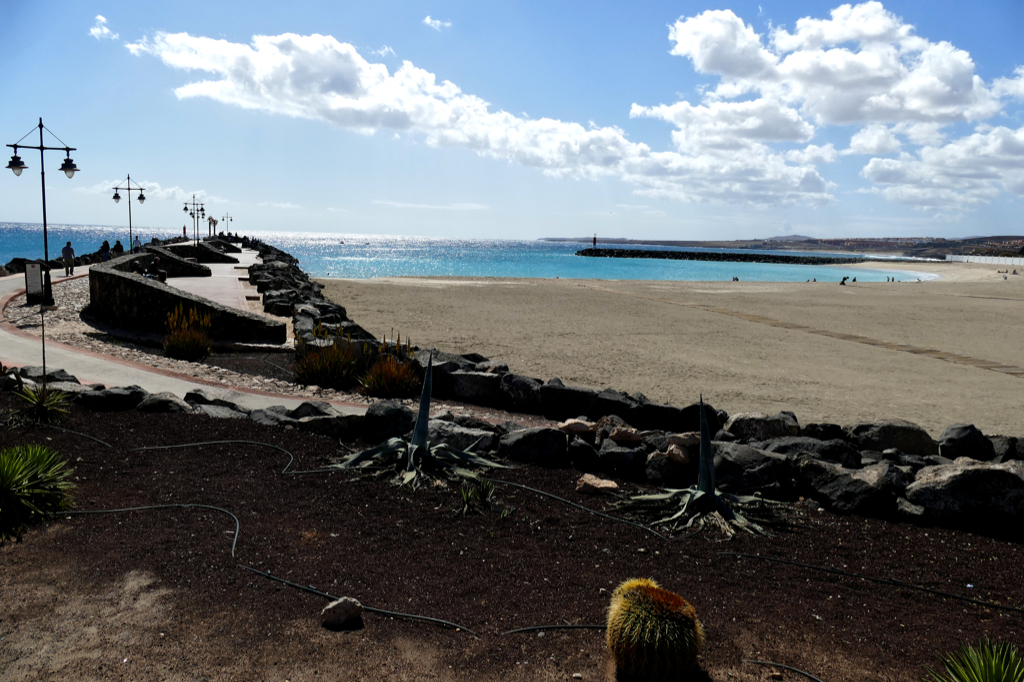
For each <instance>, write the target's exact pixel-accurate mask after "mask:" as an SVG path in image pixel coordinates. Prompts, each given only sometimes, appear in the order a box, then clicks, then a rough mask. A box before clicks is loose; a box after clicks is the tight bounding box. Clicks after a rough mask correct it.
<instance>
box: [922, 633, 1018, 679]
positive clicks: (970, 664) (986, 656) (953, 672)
mask: <svg viewBox="0 0 1024 682" xmlns="http://www.w3.org/2000/svg"><path fill="white" fill-rule="evenodd" d="M938 656H939V661H940V662H941V663H942V667H943V668H945V672H942V673H938V672H935V671H934V670H932V669H931V668H925V670H927V671H928V674H929V675H930V676H931V677H930V680H931V681H932V682H1024V660H1021V658H1020V657H1019V656H1018V654H1017V647H1015V646H1013V645H1012V644H1008V643H1003V644H993V643H992V642H990V641H989V640H988V639H987V638H983V639H982V640H981V641H980V642H979V643H978V646H977V647H973V646H967V645H966V644H961V645H960V648H959V649H958V650H957V651H953V652H950V653H948V654H941V653H940V654H939V655H938Z"/></svg>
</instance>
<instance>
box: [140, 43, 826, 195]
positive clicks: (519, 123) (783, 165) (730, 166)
mask: <svg viewBox="0 0 1024 682" xmlns="http://www.w3.org/2000/svg"><path fill="white" fill-rule="evenodd" d="M128 49H129V50H131V51H132V53H133V54H137V55H140V54H151V55H154V56H156V57H158V58H159V59H160V60H161V61H163V63H164V64H166V65H168V66H170V67H173V68H177V69H181V70H183V71H188V72H193V71H198V72H204V73H209V74H212V78H209V79H206V80H196V81H193V82H191V83H188V84H186V85H183V86H181V87H179V88H178V89H177V90H175V94H176V95H177V96H178V97H179V98H182V99H188V98H194V97H205V98H209V99H213V100H216V101H219V102H222V103H225V104H230V105H234V106H239V107H243V108H247V109H258V110H262V111H266V112H269V113H275V114H283V115H287V116H295V117H301V118H308V119H316V120H323V121H328V122H330V123H332V124H335V125H337V126H340V127H343V128H347V129H350V130H355V131H358V132H361V133H364V134H373V133H375V132H376V131H378V130H381V129H384V130H388V131H392V132H399V133H406V132H408V133H414V134H418V135H421V136H423V138H424V139H425V141H426V142H427V143H428V144H430V145H433V146H437V147H463V148H467V149H471V150H473V151H475V152H476V153H478V154H481V155H484V156H490V157H494V158H499V159H504V160H508V161H515V162H517V163H520V164H523V165H525V166H530V167H534V168H538V169H540V170H542V171H543V172H544V173H546V174H548V175H552V176H556V177H563V178H619V179H622V180H624V181H625V182H627V183H630V184H633V185H635V186H636V188H637V191H638V192H639V193H641V194H645V195H649V196H657V197H667V198H675V199H683V200H689V201H727V202H735V201H739V202H749V203H754V204H773V203H780V202H781V203H787V202H801V201H802V202H810V203H818V202H822V201H828V200H829V199H830V198H831V195H830V186H829V184H828V183H827V182H826V181H825V180H824V179H823V178H822V177H821V176H820V175H819V174H818V173H817V171H815V170H814V168H813V167H810V166H807V165H799V166H793V165H789V164H787V162H786V160H785V159H784V158H783V157H782V156H781V155H779V154H777V153H775V152H774V151H772V150H771V149H770V148H769V147H768V146H767V145H766V144H764V142H765V141H773V140H779V139H783V140H805V139H807V138H808V137H809V136H810V135H811V134H812V132H813V126H811V125H810V124H808V123H805V122H801V121H799V120H797V119H798V117H796V116H795V114H794V112H793V111H792V110H791V109H788V108H786V107H781V106H778V105H772V104H764V103H762V104H760V105H758V106H754V107H744V106H737V105H732V104H724V103H723V104H718V105H714V104H712V105H708V106H707V107H696V108H693V111H687V110H684V109H685V108H684V107H679V108H677V109H675V110H669V109H664V110H663V109H660V108H652V109H651V110H650V112H641V113H638V115H651V116H658V117H662V118H665V119H666V120H670V121H674V120H679V121H684V120H687V118H693V119H694V121H697V122H700V121H705V122H706V121H709V120H711V119H712V118H713V116H712V115H711V114H710V113H709V110H715V111H717V110H719V109H721V110H723V111H728V112H729V114H730V116H731V117H732V118H731V120H732V121H733V124H732V125H734V126H736V127H738V128H740V127H741V128H743V129H744V130H745V135H746V140H747V141H748V144H746V146H745V149H744V151H743V153H742V154H736V153H731V152H730V151H729V149H728V144H726V141H725V140H724V134H723V139H722V140H721V141H719V142H717V143H716V142H714V141H707V142H702V141H699V140H687V139H685V137H686V136H685V133H684V131H682V130H681V131H680V133H681V134H680V136H678V139H677V145H678V147H679V150H676V151H662V152H658V151H652V150H651V149H650V148H649V147H648V146H647V145H645V144H643V143H638V142H633V141H631V140H629V139H628V138H627V136H626V135H625V134H624V132H623V131H622V130H621V129H619V128H615V127H600V126H584V125H581V124H579V123H575V122H569V121H561V120H556V119H551V118H539V119H531V118H529V117H526V116H516V115H513V114H511V113H508V112H506V111H495V110H492V109H491V107H490V105H489V104H488V103H487V102H486V101H485V100H483V99H481V98H480V97H477V96H475V95H471V94H467V93H464V92H462V90H461V89H460V88H459V87H458V86H456V85H455V84H454V83H451V82H450V81H443V80H442V81H439V80H438V78H437V77H436V76H435V75H434V74H432V73H430V72H428V71H425V70H423V69H420V68H418V67H416V66H414V65H413V64H412V63H410V62H408V61H406V62H403V63H402V65H401V66H400V67H399V68H398V69H397V70H395V71H394V72H393V73H392V72H390V71H389V70H388V68H387V66H385V65H384V64H379V63H372V62H370V61H367V60H366V59H365V58H364V57H363V56H362V55H360V54H359V53H358V51H357V50H356V49H355V48H354V47H353V46H352V45H350V44H348V43H342V42H339V41H337V40H335V39H334V38H332V37H330V36H322V35H310V36H300V35H295V34H285V35H279V36H255V37H254V38H253V39H252V42H251V43H250V44H248V45H244V44H238V43H231V42H228V41H226V40H214V39H211V38H204V37H197V36H191V35H189V34H186V33H175V34H169V33H157V34H155V35H153V36H152V37H150V38H145V39H143V40H141V41H139V42H136V43H132V44H130V45H128ZM638 111H639V110H638ZM719 127H721V126H719Z"/></svg>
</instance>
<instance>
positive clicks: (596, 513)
mask: <svg viewBox="0 0 1024 682" xmlns="http://www.w3.org/2000/svg"><path fill="white" fill-rule="evenodd" d="M479 478H480V480H481V481H490V482H491V483H500V484H501V485H510V486H512V487H514V488H522V489H523V490H529V491H530V492H531V493H537V494H538V495H543V496H544V497H550V498H551V499H553V500H558V501H559V502H563V503H565V504H567V505H569V506H570V507H575V508H576V509H579V510H581V511H585V512H587V513H588V514H593V515H594V516H600V517H601V518H602V519H608V520H609V521H616V522H618V523H625V524H627V525H629V526H634V527H636V528H639V529H640V530H644V531H647V532H648V533H650V534H651V535H654V536H656V537H659V538H661V539H662V540H664V541H665V542H675V541H677V540H685V539H687V538H691V537H693V536H694V535H696V534H697V533H699V532H700V531H701V529H700V528H699V527H698V528H697V530H695V531H693V532H692V533H687V534H686V535H681V536H679V537H677V538H670V537H668V536H666V535H662V534H661V533H659V532H658V531H656V530H654V529H653V528H650V527H648V526H645V525H643V524H642V523H636V522H635V521H629V520H627V519H620V518H619V517H617V516H612V515H610V514H605V513H604V512H599V511H597V510H596V509H590V508H589V507H584V506H583V505H582V504H576V503H575V502H573V501H572V500H567V499H565V498H564V497H559V496H558V495H555V494H553V493H548V492H545V491H543V490H538V489H537V488H531V487H530V486H528V485H523V484H522V483H513V482H512V481H502V480H499V479H497V478H487V477H485V476H480V477H479Z"/></svg>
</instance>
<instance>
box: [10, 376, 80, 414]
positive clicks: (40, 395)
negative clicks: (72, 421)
mask: <svg viewBox="0 0 1024 682" xmlns="http://www.w3.org/2000/svg"><path fill="white" fill-rule="evenodd" d="M14 394H15V395H16V396H18V397H19V398H21V399H22V400H24V401H25V402H26V403H28V406H27V407H25V409H24V410H23V412H24V413H25V414H26V415H27V416H28V417H29V418H31V419H35V420H37V421H40V422H51V421H54V420H56V419H59V418H60V417H63V416H64V415H65V414H67V413H68V405H69V404H70V403H71V395H70V394H68V393H65V392H64V391H56V390H54V389H52V388H49V387H47V386H46V384H38V385H36V386H25V385H24V384H22V386H21V388H19V389H18V390H17V391H15V392H14Z"/></svg>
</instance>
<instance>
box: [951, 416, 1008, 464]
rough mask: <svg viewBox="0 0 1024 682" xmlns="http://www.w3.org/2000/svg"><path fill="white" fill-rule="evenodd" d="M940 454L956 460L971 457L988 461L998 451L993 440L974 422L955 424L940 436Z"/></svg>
mask: <svg viewBox="0 0 1024 682" xmlns="http://www.w3.org/2000/svg"><path fill="white" fill-rule="evenodd" d="M939 454H940V455H941V456H943V457H946V458H948V459H954V460H955V459H958V458H960V457H970V458H971V459H976V460H979V461H982V462H988V461H991V460H992V459H993V458H994V457H995V456H996V451H995V447H993V445H992V441H990V440H989V439H988V438H986V437H985V434H983V433H982V432H981V430H980V429H979V428H977V427H976V426H974V425H973V424H953V425H952V426H947V427H946V429H945V430H944V431H943V432H942V435H941V436H939Z"/></svg>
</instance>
